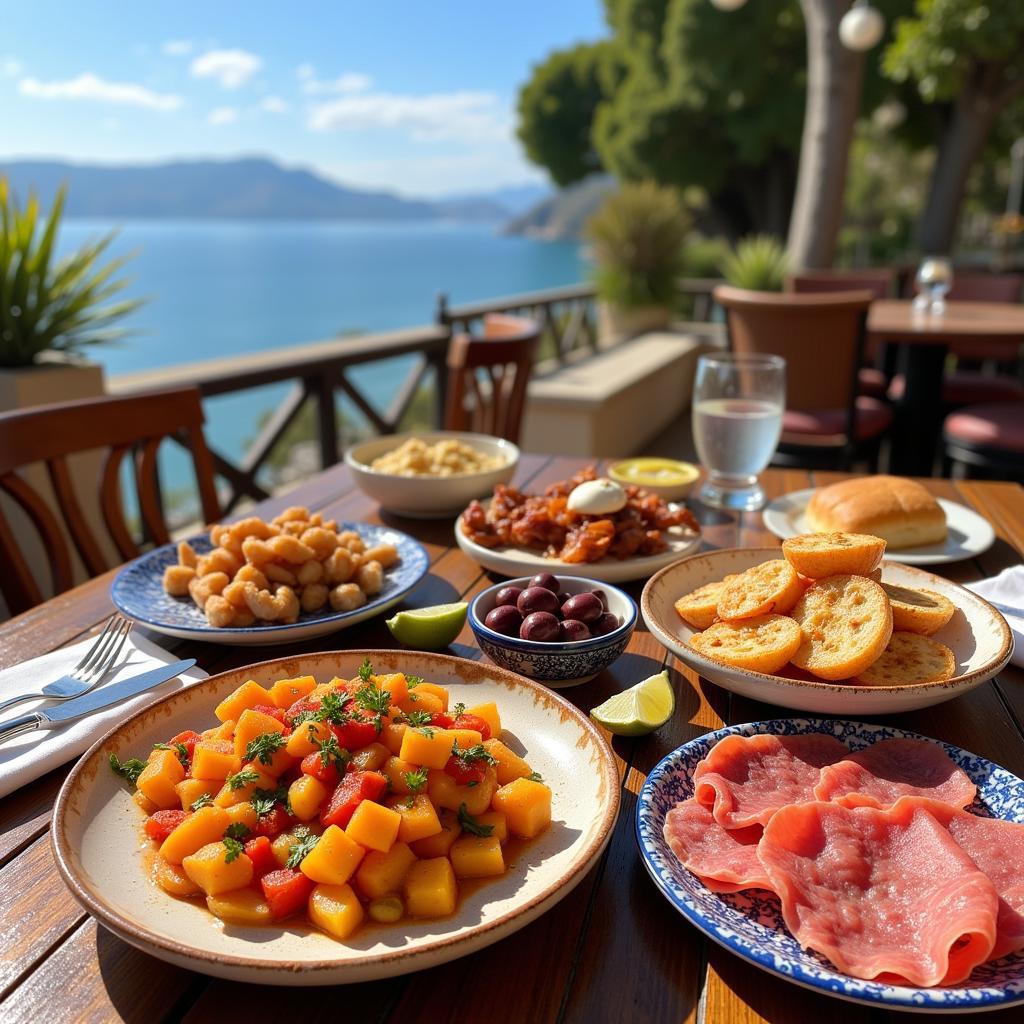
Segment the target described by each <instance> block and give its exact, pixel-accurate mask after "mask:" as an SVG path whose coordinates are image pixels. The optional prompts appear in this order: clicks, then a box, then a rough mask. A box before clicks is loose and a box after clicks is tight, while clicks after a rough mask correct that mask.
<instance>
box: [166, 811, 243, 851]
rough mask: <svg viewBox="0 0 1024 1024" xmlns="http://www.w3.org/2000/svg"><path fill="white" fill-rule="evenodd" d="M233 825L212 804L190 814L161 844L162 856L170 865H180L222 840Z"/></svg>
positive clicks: (225, 815)
mask: <svg viewBox="0 0 1024 1024" xmlns="http://www.w3.org/2000/svg"><path fill="white" fill-rule="evenodd" d="M230 824H231V821H230V819H229V818H228V816H227V814H225V813H224V811H222V810H221V809H220V808H219V807H215V806H214V805H213V804H210V805H208V806H206V807H200V808H199V810H198V811H194V812H193V813H192V814H190V815H189V816H188V817H187V818H186V819H185V820H184V821H183V822H182V823H181V824H180V825H179V826H178V827H177V828H176V829H175V830H174V831H173V832H171V834H170V835H169V836H168V837H167V838H166V839H165V840H164V841H163V842H162V843H161V844H160V856H161V857H162V858H163V859H164V860H165V861H167V862H168V863H169V864H180V863H181V862H182V861H183V860H184V859H185V858H186V857H188V856H190V855H191V854H193V853H195V852H196V850H198V849H200V848H202V847H204V846H206V844H207V843H213V842H217V841H218V840H220V838H221V836H223V835H224V830H225V829H226V828H227V827H228V825H230Z"/></svg>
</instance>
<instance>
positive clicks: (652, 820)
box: [636, 719, 1024, 1013]
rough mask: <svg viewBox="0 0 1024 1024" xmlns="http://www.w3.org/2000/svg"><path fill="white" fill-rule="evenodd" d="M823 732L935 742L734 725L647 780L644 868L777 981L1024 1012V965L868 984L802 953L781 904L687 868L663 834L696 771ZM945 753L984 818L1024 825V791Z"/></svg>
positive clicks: (641, 830)
mask: <svg viewBox="0 0 1024 1024" xmlns="http://www.w3.org/2000/svg"><path fill="white" fill-rule="evenodd" d="M813 732H821V733H827V734H828V735H830V736H835V737H836V738H837V739H839V740H842V742H843V743H845V744H846V745H847V746H848V747H849V748H850V749H851V750H861V749H863V748H864V747H867V746H870V745H871V744H872V743H874V742H876V741H877V740H884V739H892V738H894V737H905V738H908V739H928V737H925V736H919V735H918V734H917V733H913V732H906V731H905V730H903V729H896V728H893V727H892V726H887V725H867V724H865V723H863V722H842V721H833V720H825V719H776V720H775V721H769V722H754V723H751V724H748V725H734V726H731V727H729V728H727V729H719V730H718V731H717V732H711V733H708V734H707V735H706V736H701V737H700V738H699V739H696V740H692V741H691V742H690V743H686V744H684V745H683V746H681V747H680V748H679V749H678V750H675V751H673V752H672V753H671V754H669V755H668V756H667V757H665V758H663V759H662V760H661V761H660V762H659V764H658V766H657V767H656V768H655V769H654V771H652V772H651V774H650V775H649V776H648V777H647V782H646V783H645V784H644V787H643V789H642V790H641V792H640V800H639V801H638V803H637V811H636V837H637V843H638V844H639V846H640V856H641V859H642V860H643V863H644V867H646V868H647V871H648V873H649V874H650V876H651V877H652V878H653V879H654V882H655V884H656V885H657V886H658V888H659V889H660V890H661V892H662V894H663V895H664V896H665V898H666V899H667V900H668V901H669V902H670V903H671V904H672V905H673V906H674V907H675V908H676V909H677V910H678V911H679V912H680V913H681V914H682V915H683V916H684V917H685V918H687V920H689V921H690V922H691V923H692V924H694V925H696V926H697V928H699V929H700V930H701V931H702V932H704V934H705V935H707V936H708V937H709V938H711V939H713V940H714V941H715V942H717V943H719V944H720V945H722V946H724V947H725V948H726V949H728V950H730V951H731V952H733V953H735V954H736V955H737V956H740V957H742V958H743V959H744V960H747V961H749V962H750V963H752V964H754V965H755V966H757V967H760V968H762V969H763V970H765V971H768V972H769V973H770V974H775V975H778V976H779V977H780V978H785V979H786V981H792V982H795V983H796V984H798V985H803V986H805V987H806V988H810V989H814V990H816V991H819V992H823V993H824V994H826V995H830V996H836V997H838V998H840V999H847V1000H850V1001H852V1002H856V1003H866V1004H868V1005H878V1004H882V1005H885V1006H890V1007H895V1008H897V1009H902V1010H916V1011H920V1012H930V1013H941V1012H951V1013H956V1012H959V1013H964V1012H967V1011H979V1010H997V1009H1002V1008H1004V1007H1007V1006H1011V1005H1014V1004H1019V1003H1022V1002H1024V955H1021V954H1019V953H1018V954H1013V955H1011V956H1006V957H1003V958H1002V959H1001V960H994V961H992V962H991V963H987V964H982V965H981V966H980V967H978V968H977V969H976V970H975V971H974V973H973V974H972V975H971V976H970V978H969V979H968V981H967V982H965V983H963V984H961V985H958V986H956V987H950V988H913V987H911V986H904V985H886V984H880V983H878V982H874V981H860V980H858V979H857V978H851V977H850V976H849V975H846V974H842V973H840V972H839V971H837V970H836V969H835V968H834V967H833V966H832V965H831V964H830V963H829V962H828V961H827V960H825V959H824V958H823V957H820V956H818V955H817V954H815V953H811V952H809V951H807V950H804V949H801V948H800V944H799V943H798V942H797V941H796V939H794V938H793V936H792V935H791V934H790V933H789V931H788V930H787V928H786V926H785V925H784V924H783V922H782V913H781V909H780V907H779V901H778V900H777V899H776V897H775V896H773V895H770V894H768V893H765V892H763V891H758V890H747V891H746V892H740V893H729V894H720V893H713V892H711V890H710V889H708V888H706V887H705V886H704V885H703V884H702V883H701V882H700V881H699V880H698V879H697V877H696V876H695V875H692V874H691V873H690V872H689V871H687V870H686V868H684V867H683V866H682V865H681V864H680V863H679V861H678V860H677V858H676V856H675V854H674V853H673V852H672V850H671V849H670V848H669V845H668V843H666V842H665V838H664V836H663V834H662V829H663V827H664V824H665V816H666V814H667V813H668V812H669V811H670V810H671V809H672V808H673V807H674V806H675V805H676V804H677V803H678V802H679V801H680V800H685V799H686V798H687V797H691V796H693V770H694V769H695V768H696V767H697V763H698V762H699V761H700V760H701V759H702V758H703V757H705V756H706V755H707V753H708V751H709V750H711V748H712V747H713V746H714V745H715V744H716V743H717V742H718V741H719V740H720V739H722V738H723V737H725V736H732V735H734V734H738V735H741V736H753V735H755V734H757V733H776V734H780V735H795V734H802V733H813ZM928 742H930V743H936V744H937V745H938V746H940V747H942V749H943V750H945V751H946V753H947V754H949V756H950V757H951V758H952V759H953V760H954V761H955V762H956V763H957V764H958V765H959V766H960V767H961V768H962V769H963V770H964V771H965V772H966V773H967V774H968V775H969V776H970V778H971V779H972V780H973V781H974V782H975V783H976V784H977V786H978V797H977V800H976V802H975V804H974V806H973V807H972V808H971V810H972V811H974V812H975V813H978V814H983V815H987V816H988V817H993V818H1004V819H1006V820H1007V821H1017V822H1024V782H1022V781H1021V780H1020V779H1018V778H1017V777H1016V776H1015V775H1011V774H1010V773H1009V772H1008V771H1006V769H1004V768H1000V767H999V766H998V765H995V764H993V763H992V762H991V761H986V760H985V758H983V757H978V756H977V755H976V754H970V753H968V752H967V751H966V750H961V749H960V748H959V747H954V746H951V745H950V744H948V743H943V742H941V741H940V740H928Z"/></svg>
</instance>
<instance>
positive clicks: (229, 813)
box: [110, 662, 551, 940]
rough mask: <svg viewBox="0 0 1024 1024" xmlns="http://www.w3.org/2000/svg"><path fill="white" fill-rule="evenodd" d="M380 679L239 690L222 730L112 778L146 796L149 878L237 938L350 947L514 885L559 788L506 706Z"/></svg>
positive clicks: (161, 750)
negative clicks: (519, 862) (276, 935)
mask: <svg viewBox="0 0 1024 1024" xmlns="http://www.w3.org/2000/svg"><path fill="white" fill-rule="evenodd" d="M448 703H449V702H448V692H447V690H445V688H444V687H442V686H438V685H436V684H434V683H429V682H425V681H424V680H422V679H419V678H417V677H416V676H411V675H408V676H407V675H404V674H402V673H396V674H393V675H375V674H374V672H373V668H372V667H371V665H370V664H369V663H368V662H364V663H363V665H362V666H361V667H360V670H359V674H358V676H356V677H355V678H354V679H350V680H346V679H338V678H335V679H332V680H331V681H330V682H327V683H322V684H319V685H318V684H317V681H316V680H315V679H314V678H313V677H312V676H302V677H300V678H297V679H280V680H278V681H277V682H276V683H274V684H273V686H271V687H270V688H269V690H267V689H264V688H263V687H262V686H259V685H257V684H256V683H255V682H253V681H251V680H250V681H249V682H246V683H243V684H242V685H241V686H240V687H239V688H238V689H237V690H235V691H234V693H232V694H230V696H228V697H226V698H225V699H224V700H223V701H221V703H220V704H219V705H218V706H217V708H216V711H215V713H216V716H217V718H218V719H219V720H220V723H221V724H220V725H218V726H215V727H214V728H211V729H207V730H206V731H204V732H193V731H191V730H189V731H186V732H182V733H179V734H178V735H177V736H172V737H170V738H169V739H168V741H167V743H159V744H157V745H156V747H155V748H154V749H153V751H152V752H151V753H150V754H149V756H148V758H147V760H146V761H142V760H140V759H137V758H132V759H130V760H128V761H125V762H122V761H119V760H118V758H117V757H116V755H113V754H112V755H111V758H110V763H111V767H112V768H113V769H114V771H116V772H117V773H118V774H119V775H122V776H124V777H125V778H126V779H128V780H129V781H130V782H131V783H133V784H134V785H135V787H136V793H135V800H136V802H137V803H138V804H139V806H140V807H141V808H142V809H143V810H144V811H145V813H146V815H147V818H146V822H145V825H144V831H145V834H146V836H148V837H149V839H150V840H152V842H153V844H155V855H154V856H152V872H153V878H154V880H155V882H156V884H157V885H159V886H160V887H161V888H162V889H164V890H165V891H166V892H168V893H170V894H172V895H174V896H180V897H188V898H192V897H200V898H205V900H206V905H207V907H208V908H209V910H210V912H211V913H212V914H214V915H215V916H216V917H218V918H220V919H221V920H223V921H225V922H229V923H231V924H240V925H258V924H271V923H274V922H279V921H284V920H286V919H289V918H292V917H294V916H296V915H299V914H302V913H305V914H306V916H307V917H308V919H309V921H310V922H311V923H312V924H313V925H314V926H315V927H316V928H318V929H320V930H321V931H324V932H326V933H327V934H328V935H331V936H333V937H334V938H336V939H340V940H344V939H346V938H348V937H349V936H350V935H352V934H353V932H355V931H356V929H358V928H359V926H360V924H361V923H362V922H363V921H364V919H365V918H367V917H369V918H370V919H371V920H373V921H378V922H383V923H394V922H397V921H399V920H402V919H403V918H435V917H444V916H446V915H448V914H451V913H453V912H454V910H455V907H456V904H457V901H458V894H459V882H460V880H461V879H467V878H487V877H490V876H496V875H501V874H503V873H504V871H505V867H506V864H505V856H504V853H503V846H504V845H505V843H506V841H507V840H508V839H509V838H510V837H521V838H525V839H529V838H532V837H534V836H536V835H538V834H539V833H541V832H543V831H544V830H545V829H546V828H547V827H548V825H549V824H550V822H551V790H550V789H549V788H548V787H547V786H546V785H545V784H544V783H543V781H541V778H540V776H539V775H538V774H537V773H536V772H534V771H533V769H532V768H531V767H530V765H529V764H528V763H527V762H526V761H525V760H523V758H521V757H519V756H518V754H516V753H515V752H514V751H513V750H512V749H510V748H509V747H508V746H507V745H506V744H504V743H503V742H502V741H501V739H500V738H499V737H500V735H501V720H500V718H499V717H498V708H497V706H496V705H495V704H494V703H493V702H490V703H486V704H480V705H478V706H476V707H472V708H468V709H467V708H466V707H464V706H463V705H462V704H456V705H454V707H451V708H449V706H448Z"/></svg>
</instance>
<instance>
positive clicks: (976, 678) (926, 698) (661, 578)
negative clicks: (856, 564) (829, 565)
mask: <svg viewBox="0 0 1024 1024" xmlns="http://www.w3.org/2000/svg"><path fill="white" fill-rule="evenodd" d="M779 554H780V553H779V549H778V548H728V549H725V550H722V551H708V552H704V553H702V554H698V555H691V556H690V557H689V558H684V559H683V560H682V561H681V562H677V563H676V564H675V565H673V566H670V567H669V568H667V569H663V570H662V571H661V572H659V573H658V574H657V575H656V576H655V577H653V579H651V580H649V581H648V583H647V586H645V587H644V592H643V595H642V596H641V598H640V612H641V614H642V615H643V617H644V622H646V623H647V627H648V628H649V629H650V631H651V632H652V633H653V634H654V636H655V637H656V638H657V640H658V642H659V643H661V645H662V646H663V647H665V648H666V649H667V650H669V651H671V652H672V653H673V654H675V655H677V656H678V657H679V658H680V659H681V660H682V661H683V662H684V663H685V664H686V665H687V666H689V667H690V668H692V669H693V670H694V671H695V672H698V673H700V675H702V676H703V677H704V678H705V679H710V680H711V682H713V683H717V684H718V685H719V686H721V687H724V688H725V689H726V690H731V691H732V692H733V693H738V694H741V695H742V696H744V697H751V698H752V699H754V700H763V701H766V702H767V703H769V704H778V705H780V706H781V707H784V708H796V709H798V710H800V711H812V712H815V713H817V714H825V715H841V716H844V717H846V716H849V715H884V714H896V713H898V712H903V711H913V710H914V709H916V708H924V707H929V706H930V705H932V704H941V703H942V702H943V701H945V700H951V699H952V698H953V697H959V696H960V694H962V693H966V692H967V691H968V690H973V689H974V687H976V686H980V685H981V684H982V683H983V682H985V681H986V680H987V679H991V678H992V677H993V676H994V675H995V674H996V673H997V672H999V671H1001V670H1002V669H1003V668H1004V667H1005V666H1006V663H1007V662H1008V661H1009V660H1010V653H1011V651H1012V650H1013V639H1012V637H1011V635H1010V629H1009V627H1008V626H1007V625H1006V620H1005V619H1004V618H1003V617H1002V616H1001V615H1000V614H999V612H997V611H996V610H995V609H994V608H993V607H992V605H990V604H989V603H988V602H987V601H985V600H983V599H982V598H980V597H978V595H977V594H974V593H972V592H971V591H969V590H965V589H964V588H963V587H960V586H957V584H955V583H950V581H949V580H945V579H943V578H942V577H941V576H935V575H933V574H932V573H930V572H926V571H925V570H923V569H914V568H911V567H910V566H907V565H900V564H898V563H896V562H888V561H886V562H883V563H882V581H883V582H885V583H892V584H895V585H896V586H903V587H911V588H916V589H925V590H934V591H937V592H938V593H940V594H944V595H945V596H946V597H948V598H949V599H950V600H951V601H952V602H953V604H954V605H956V609H957V610H956V612H955V613H954V615H953V618H952V619H950V620H949V622H948V623H947V624H946V625H945V626H944V627H943V628H942V629H940V630H939V631H938V632H937V633H936V634H935V639H936V640H938V641H939V642H940V643H944V644H945V645H946V646H947V647H949V648H950V650H952V652H953V654H954V656H955V657H956V675H955V676H953V678H952V679H947V680H945V681H943V682H940V683H921V684H919V685H917V686H855V685H853V684H852V683H844V682H838V683H828V682H825V681H824V680H821V679H813V678H811V677H806V678H796V670H795V671H794V676H793V677H792V678H790V677H786V676H771V675H767V674H765V673H764V672H751V671H747V670H745V669H739V668H732V667H731V666H729V665H723V664H721V663H720V662H717V661H712V660H711V659H710V658H705V657H704V656H703V655H701V654H698V653H697V652H696V651H695V650H694V649H693V648H692V647H690V646H689V644H688V643H687V641H688V640H689V638H690V637H692V636H693V635H694V633H696V632H697V630H695V629H693V628H692V627H690V626H689V625H687V624H686V623H685V622H683V620H682V619H681V618H680V617H679V615H678V614H677V612H676V610H675V608H674V607H673V605H674V603H675V601H676V600H677V599H678V598H680V597H682V596H683V594H688V593H690V591H691V590H696V589H697V588H698V587H702V586H703V585H704V584H705V583H713V582H715V581H716V580H720V579H722V578H723V577H724V576H726V575H727V574H728V573H739V572H743V570H744V569H749V568H750V567H751V566H752V565H759V564H760V563H761V562H766V561H768V559H770V558H778V557H779Z"/></svg>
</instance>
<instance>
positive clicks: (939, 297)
mask: <svg viewBox="0 0 1024 1024" xmlns="http://www.w3.org/2000/svg"><path fill="white" fill-rule="evenodd" d="M952 287H953V265H952V264H951V263H950V262H949V260H947V259H946V258H945V257H944V256H927V257H925V258H924V259H923V260H921V266H920V267H918V269H917V297H916V298H915V299H914V309H916V310H926V311H927V312H929V313H935V314H936V315H938V314H941V313H943V312H945V309H946V295H947V294H948V293H949V289H950V288H952Z"/></svg>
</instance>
